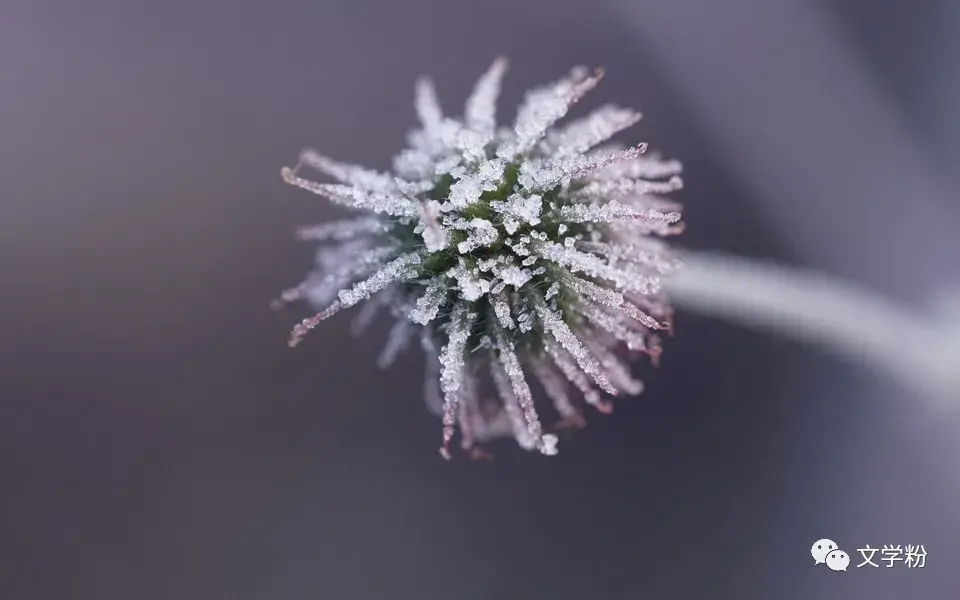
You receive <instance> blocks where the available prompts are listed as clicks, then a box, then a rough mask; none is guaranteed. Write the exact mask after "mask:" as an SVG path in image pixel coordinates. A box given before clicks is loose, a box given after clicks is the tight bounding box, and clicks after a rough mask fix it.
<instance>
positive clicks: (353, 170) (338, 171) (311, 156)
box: [300, 148, 397, 193]
mask: <svg viewBox="0 0 960 600" xmlns="http://www.w3.org/2000/svg"><path fill="white" fill-rule="evenodd" d="M300 164H301V165H306V166H308V167H312V168H314V169H316V170H318V171H320V172H321V173H324V174H326V175H329V176H330V177H333V178H334V179H336V180H337V181H339V182H341V183H345V184H347V185H353V186H356V187H359V188H363V189H366V190H369V191H371V192H381V193H391V192H394V191H396V190H397V184H396V182H395V179H394V177H393V176H392V175H389V174H387V173H380V172H378V171H373V170H370V169H367V168H365V167H361V166H359V165H350V164H347V163H342V162H337V161H335V160H333V159H331V158H327V157H326V156H323V155H322V154H320V153H318V152H317V151H316V150H313V149H311V148H306V149H305V150H304V151H303V152H301V153H300Z"/></svg>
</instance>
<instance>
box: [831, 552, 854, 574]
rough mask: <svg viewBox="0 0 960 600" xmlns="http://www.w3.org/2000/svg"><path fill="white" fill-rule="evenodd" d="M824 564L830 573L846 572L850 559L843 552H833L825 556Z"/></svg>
mask: <svg viewBox="0 0 960 600" xmlns="http://www.w3.org/2000/svg"><path fill="white" fill-rule="evenodd" d="M826 563H827V566H828V567H830V570H831V571H846V570H847V567H849V566H850V557H849V556H848V555H847V553H846V552H844V551H843V550H834V551H833V552H831V553H830V554H827V560H826Z"/></svg>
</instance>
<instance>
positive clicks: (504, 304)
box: [491, 288, 517, 329]
mask: <svg viewBox="0 0 960 600" xmlns="http://www.w3.org/2000/svg"><path fill="white" fill-rule="evenodd" d="M501 292H502V290H498V289H496V288H494V291H493V292H492V298H491V302H492V303H493V312H494V313H495V314H496V316H497V321H499V322H500V325H501V326H503V327H506V328H507V329H513V328H514V327H516V326H517V325H516V323H514V322H513V317H511V316H510V303H509V302H508V301H507V299H506V297H505V296H504V295H503V294H502V293H501Z"/></svg>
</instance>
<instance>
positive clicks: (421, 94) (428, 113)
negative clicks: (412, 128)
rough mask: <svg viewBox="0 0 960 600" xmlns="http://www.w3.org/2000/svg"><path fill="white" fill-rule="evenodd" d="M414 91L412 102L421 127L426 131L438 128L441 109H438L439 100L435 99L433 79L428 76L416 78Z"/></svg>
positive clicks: (441, 115) (441, 117)
mask: <svg viewBox="0 0 960 600" xmlns="http://www.w3.org/2000/svg"><path fill="white" fill-rule="evenodd" d="M415 92H416V93H415V95H414V101H413V104H414V108H416V110H417V116H418V117H419V118H420V123H421V124H422V125H423V128H424V129H425V130H427V131H436V130H438V129H440V123H441V122H442V121H443V111H442V110H441V109H440V100H438V99H437V90H436V88H435V87H434V85H433V80H431V79H430V78H429V77H421V78H420V79H418V80H417V83H416V86H415Z"/></svg>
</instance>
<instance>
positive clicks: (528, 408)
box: [496, 329, 549, 454]
mask: <svg viewBox="0 0 960 600" xmlns="http://www.w3.org/2000/svg"><path fill="white" fill-rule="evenodd" d="M496 336H497V350H498V352H499V355H500V363H501V364H502V365H503V370H504V371H505V372H506V374H507V377H508V378H510V384H511V386H512V387H513V394H514V396H515V397H516V399H517V403H518V404H519V405H520V411H521V412H522V413H523V420H524V422H525V423H526V425H527V433H529V434H530V437H531V438H533V440H534V443H536V444H537V446H538V447H540V448H541V450H543V449H544V448H545V445H544V443H543V441H542V440H541V436H542V435H543V429H542V426H541V425H540V418H539V417H538V415H537V410H536V408H534V406H533V394H531V393H530V386H529V385H528V384H527V379H526V377H524V375H523V369H522V368H521V367H520V360H519V359H518V358H517V354H516V352H515V350H514V347H513V342H511V341H510V338H509V337H508V336H507V334H506V333H505V332H504V330H503V329H497V330H496ZM548 453H549V452H546V451H545V452H544V454H548Z"/></svg>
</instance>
